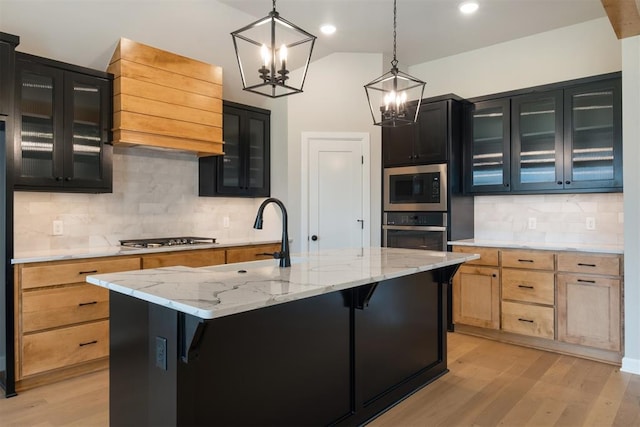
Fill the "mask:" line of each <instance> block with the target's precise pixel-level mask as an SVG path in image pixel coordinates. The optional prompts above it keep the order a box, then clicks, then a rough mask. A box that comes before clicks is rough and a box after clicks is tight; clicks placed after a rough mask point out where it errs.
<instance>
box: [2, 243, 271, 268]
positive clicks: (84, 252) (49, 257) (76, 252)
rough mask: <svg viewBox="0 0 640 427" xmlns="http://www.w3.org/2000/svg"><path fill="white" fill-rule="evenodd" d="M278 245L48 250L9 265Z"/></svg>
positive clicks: (22, 256)
mask: <svg viewBox="0 0 640 427" xmlns="http://www.w3.org/2000/svg"><path fill="white" fill-rule="evenodd" d="M270 243H280V240H266V241H256V240H249V239H247V240H241V239H236V240H223V241H218V242H216V243H198V244H195V245H180V246H162V247H159V248H128V247H124V246H100V247H95V248H78V249H50V250H42V251H29V252H25V253H16V254H15V256H14V258H13V259H12V260H11V264H25V263H28V262H45V261H63V260H70V259H82V258H100V257H110V256H124V255H143V254H152V253H161V252H178V251H190V250H194V249H210V248H229V247H234V246H247V245H264V244H270Z"/></svg>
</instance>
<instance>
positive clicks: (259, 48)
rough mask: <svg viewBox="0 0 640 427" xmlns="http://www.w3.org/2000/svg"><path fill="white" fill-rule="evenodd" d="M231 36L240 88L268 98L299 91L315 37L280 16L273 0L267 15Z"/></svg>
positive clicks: (309, 60)
mask: <svg viewBox="0 0 640 427" xmlns="http://www.w3.org/2000/svg"><path fill="white" fill-rule="evenodd" d="M231 37H232V38H233V47H234V48H235V51H236V58H237V59H238V66H239V67H240V75H241V77H242V86H243V88H244V90H247V91H249V92H254V93H257V94H260V95H265V96H269V97H271V98H279V97H281V96H287V95H292V94H294V93H300V92H302V87H303V86H304V80H305V78H306V76H307V69H308V68H309V62H311V53H312V52H313V45H314V43H315V40H316V37H315V36H313V35H311V34H309V33H308V32H306V31H305V30H303V29H302V28H300V27H298V26H296V25H295V24H292V23H291V22H289V21H287V20H286V19H284V18H282V17H281V16H280V14H279V13H278V12H277V11H276V0H273V10H272V11H271V12H269V15H267V16H266V17H264V18H262V19H259V20H258V21H256V22H253V23H251V24H249V25H247V26H246V27H243V28H240V29H239V30H236V31H234V32H232V33H231ZM292 70H295V71H294V72H293V73H292Z"/></svg>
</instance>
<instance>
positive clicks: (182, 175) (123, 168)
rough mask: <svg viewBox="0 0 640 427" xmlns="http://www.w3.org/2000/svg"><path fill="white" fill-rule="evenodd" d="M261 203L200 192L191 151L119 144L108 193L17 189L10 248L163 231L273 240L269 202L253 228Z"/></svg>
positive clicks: (276, 226) (112, 241)
mask: <svg viewBox="0 0 640 427" xmlns="http://www.w3.org/2000/svg"><path fill="white" fill-rule="evenodd" d="M262 200H263V199H241V198H218V197H198V160H197V158H196V157H195V156H194V155H192V154H186V153H180V152H171V151H156V150H150V149H145V148H116V149H115V150H114V156H113V193H110V194H73V193H48V192H46V193H39V192H23V191H20V192H16V193H15V202H14V216H15V218H14V225H15V229H14V244H15V253H16V254H18V253H27V252H29V251H39V250H51V249H53V250H60V249H79V248H80V249H81V248H95V247H103V246H117V245H119V240H120V239H136V238H147V237H163V236H164V237H171V236H187V235H188V236H198V237H215V238H218V239H220V240H226V241H231V240H278V239H279V238H280V233H281V231H280V219H279V218H280V216H279V215H280V214H279V212H277V211H276V210H275V209H273V208H272V206H270V207H269V208H267V209H266V210H265V225H264V228H263V230H254V229H253V221H254V219H255V214H256V211H257V208H258V206H259V204H260V203H261V202H262ZM225 216H227V217H229V227H228V228H225V227H224V223H223V220H224V217H225ZM54 220H61V221H62V222H63V228H64V233H63V235H62V236H53V221H54Z"/></svg>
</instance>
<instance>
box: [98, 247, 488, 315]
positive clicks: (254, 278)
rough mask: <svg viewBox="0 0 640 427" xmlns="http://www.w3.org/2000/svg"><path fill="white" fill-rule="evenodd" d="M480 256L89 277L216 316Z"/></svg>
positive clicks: (359, 254) (423, 255) (389, 252)
mask: <svg viewBox="0 0 640 427" xmlns="http://www.w3.org/2000/svg"><path fill="white" fill-rule="evenodd" d="M478 258H479V256H478V255H476V254H461V253H452V252H435V251H423V250H412V249H394V248H380V247H370V248H359V249H340V250H331V251H322V252H319V253H309V254H303V255H299V256H297V255H294V256H292V258H291V264H292V265H291V267H290V268H280V267H278V260H264V261H252V262H244V263H237V264H227V265H220V266H212V267H201V268H190V267H165V268H157V269H149V270H138V271H129V272H122V273H109V274H99V275H93V276H88V277H87V282H89V283H92V284H94V285H98V286H101V287H104V288H108V289H110V290H112V291H115V292H119V293H122V294H125V295H130V296H133V297H136V298H139V299H141V300H144V301H148V302H152V303H155V304H158V305H162V306H165V307H169V308H171V309H174V310H178V311H182V312H184V313H187V314H191V315H194V316H197V317H200V318H203V319H213V318H217V317H223V316H228V315H231V314H235V313H241V312H244V311H249V310H254V309H258V308H262V307H267V306H271V305H274V304H280V303H285V302H289V301H295V300H298V299H302V298H308V297H312V296H317V295H322V294H326V293H330V292H334V291H339V290H342V289H349V288H353V287H357V286H360V285H364V284H368V283H373V282H378V281H381V280H387V279H393V278H396V277H401V276H406V275H410V274H415V273H418V272H422V271H428V270H433V269H437V268H439V267H445V266H450V265H455V264H461V263H463V262H465V261H470V260H473V259H478Z"/></svg>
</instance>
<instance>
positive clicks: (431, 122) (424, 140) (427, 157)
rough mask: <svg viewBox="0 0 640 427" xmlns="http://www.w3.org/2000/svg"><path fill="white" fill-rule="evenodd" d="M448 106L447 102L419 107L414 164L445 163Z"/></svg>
mask: <svg viewBox="0 0 640 427" xmlns="http://www.w3.org/2000/svg"><path fill="white" fill-rule="evenodd" d="M448 105H449V102H448V101H441V102H433V103H429V104H423V105H421V106H420V115H419V116H418V123H417V126H418V137H417V139H416V140H415V142H414V144H413V151H414V152H413V156H414V162H415V163H416V164H419V163H446V161H447V160H448V150H447V148H448V146H449V144H448V137H449V132H448V118H447V109H448Z"/></svg>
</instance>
